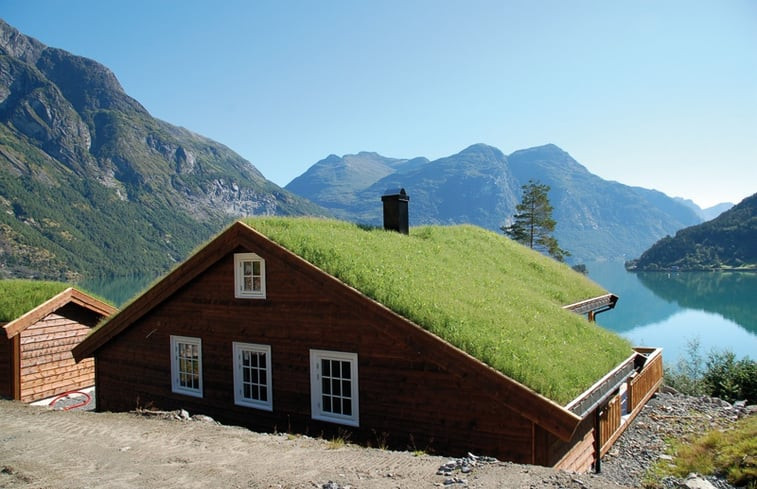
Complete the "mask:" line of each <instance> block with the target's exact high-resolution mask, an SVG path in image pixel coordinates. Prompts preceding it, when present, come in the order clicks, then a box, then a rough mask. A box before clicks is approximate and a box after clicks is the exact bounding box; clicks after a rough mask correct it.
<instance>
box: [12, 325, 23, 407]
mask: <svg viewBox="0 0 757 489" xmlns="http://www.w3.org/2000/svg"><path fill="white" fill-rule="evenodd" d="M11 391H12V392H11V394H12V396H13V399H14V400H16V401H19V400H21V335H20V334H17V335H15V336H14V337H13V338H12V339H11Z"/></svg>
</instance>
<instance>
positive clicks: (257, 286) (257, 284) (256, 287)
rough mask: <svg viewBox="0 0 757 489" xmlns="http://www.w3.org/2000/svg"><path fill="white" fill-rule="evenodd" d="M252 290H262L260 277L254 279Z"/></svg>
mask: <svg viewBox="0 0 757 489" xmlns="http://www.w3.org/2000/svg"><path fill="white" fill-rule="evenodd" d="M252 290H260V277H253V278H252Z"/></svg>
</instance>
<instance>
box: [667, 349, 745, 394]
mask: <svg viewBox="0 0 757 489" xmlns="http://www.w3.org/2000/svg"><path fill="white" fill-rule="evenodd" d="M687 351H688V354H687V356H685V357H682V358H681V359H680V360H679V361H678V363H677V364H676V366H675V367H674V368H672V369H666V371H665V383H666V384H667V385H669V386H670V387H673V388H674V389H676V390H677V391H679V392H681V393H683V394H688V395H691V396H701V395H707V396H712V397H719V398H721V399H723V400H726V401H728V402H731V403H732V402H735V401H740V400H746V401H747V403H750V404H752V403H755V402H757V362H755V361H754V360H751V359H750V358H749V357H746V358H742V359H741V360H737V359H736V355H735V354H734V353H733V352H731V351H720V352H718V351H712V352H710V354H709V355H708V356H707V359H706V360H704V359H703V358H702V355H701V354H700V353H699V340H691V341H689V343H688V347H687Z"/></svg>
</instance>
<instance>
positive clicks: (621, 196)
mask: <svg viewBox="0 0 757 489" xmlns="http://www.w3.org/2000/svg"><path fill="white" fill-rule="evenodd" d="M376 162H382V163H383V165H382V166H381V167H380V168H381V171H376ZM389 162H390V163H389ZM337 169H338V171H337ZM530 179H533V180H538V181H540V182H541V183H545V184H547V185H549V186H550V187H551V191H550V194H549V198H550V202H551V203H552V205H553V206H554V209H555V210H554V214H553V217H554V218H555V219H556V220H557V228H556V231H555V235H556V237H557V238H558V240H559V242H560V246H561V247H562V248H565V249H567V250H569V251H570V252H571V253H572V255H573V257H572V260H573V261H574V262H581V261H588V260H596V259H627V258H628V257H631V256H637V255H638V254H639V253H641V252H642V251H643V250H644V249H646V248H647V247H649V246H650V245H651V244H652V243H654V242H655V241H656V240H658V239H660V238H661V237H662V236H665V235H666V234H670V233H674V232H675V231H677V230H678V229H681V228H683V227H686V226H690V225H693V224H697V223H699V222H701V219H700V218H699V217H698V215H697V214H696V213H695V212H694V210H693V209H691V208H690V207H688V206H687V205H684V204H683V203H681V202H678V201H677V200H675V199H672V198H670V197H668V196H666V195H665V194H663V193H661V192H657V191H654V190H647V189H643V188H638V187H629V186H627V185H623V184H620V183H617V182H610V181H606V180H603V179H601V178H600V177H598V176H596V175H594V174H592V173H590V172H589V171H588V170H587V169H586V168H585V167H584V166H582V165H581V164H580V163H578V162H577V161H575V160H574V159H573V158H572V157H571V156H570V155H569V154H568V153H566V152H565V151H563V150H562V149H560V148H558V147H557V146H554V145H551V144H550V145H545V146H540V147H536V148H530V149H525V150H521V151H516V152H514V153H512V154H511V155H505V154H503V153H502V152H501V151H500V150H499V149H497V148H494V147H491V146H487V145H484V144H475V145H473V146H470V147H468V148H466V149H464V150H463V151H461V152H460V153H457V154H455V155H451V156H448V157H445V158H441V159H438V160H435V161H428V160H427V159H425V158H416V159H413V160H405V159H400V160H396V159H390V158H384V157H382V156H380V155H377V154H375V153H372V154H368V153H360V154H358V155H347V156H344V157H342V158H339V157H337V156H334V155H331V156H330V157H329V158H327V159H325V160H322V161H319V162H318V163H316V164H315V165H313V166H312V167H311V168H310V169H309V170H308V171H307V172H305V173H304V174H303V175H301V176H300V177H298V178H296V179H295V180H293V181H292V182H291V183H290V184H289V185H287V186H286V188H287V189H288V190H291V191H293V192H296V193H298V194H299V195H302V196H303V197H306V198H309V199H311V200H313V201H314V202H316V203H317V204H320V205H322V206H324V207H326V208H328V209H329V210H331V211H332V212H334V213H335V214H336V215H338V216H340V217H342V218H345V219H350V220H356V221H359V222H365V223H368V224H379V223H380V221H381V208H380V207H379V206H376V202H377V201H378V199H379V196H380V195H381V194H382V193H384V192H385V191H386V190H387V189H389V188H397V187H403V188H405V189H406V190H407V192H408V194H409V195H410V220H411V225H419V224H455V223H472V224H476V225H479V226H482V227H485V228H488V229H494V230H498V229H499V228H500V226H502V225H503V224H505V223H506V222H507V220H508V219H509V218H511V216H512V215H513V214H514V213H515V206H516V205H517V204H518V202H519V201H520V199H521V193H522V192H521V186H522V185H523V184H525V183H527V182H528V181H529V180H530Z"/></svg>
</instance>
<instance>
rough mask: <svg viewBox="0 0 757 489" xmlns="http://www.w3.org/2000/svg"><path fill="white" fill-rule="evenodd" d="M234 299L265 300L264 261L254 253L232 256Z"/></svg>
mask: <svg viewBox="0 0 757 489" xmlns="http://www.w3.org/2000/svg"><path fill="white" fill-rule="evenodd" d="M234 290H235V292H234V297H237V298H240V299H265V260H263V259H262V258H261V257H260V256H258V255H256V254H255V253H236V254H234Z"/></svg>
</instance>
